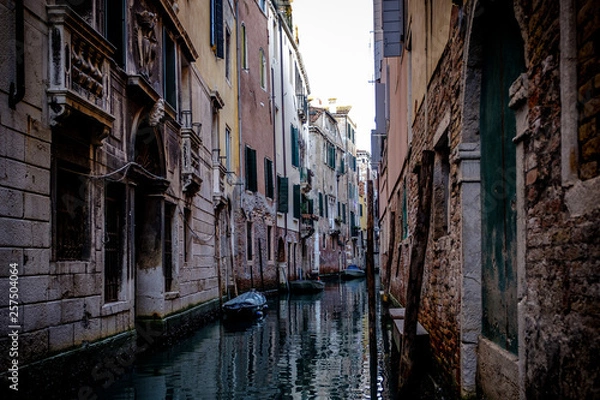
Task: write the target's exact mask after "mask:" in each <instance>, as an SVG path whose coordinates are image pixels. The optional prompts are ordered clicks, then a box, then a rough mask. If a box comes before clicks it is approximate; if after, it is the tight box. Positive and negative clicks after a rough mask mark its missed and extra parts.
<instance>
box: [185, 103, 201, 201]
mask: <svg viewBox="0 0 600 400" xmlns="http://www.w3.org/2000/svg"><path fill="white" fill-rule="evenodd" d="M201 129H202V124H200V123H194V122H192V112H191V110H184V111H182V112H181V146H182V157H183V161H182V164H181V175H182V179H183V190H184V191H185V192H186V193H189V194H192V195H193V194H195V193H196V192H197V191H198V190H199V189H200V185H201V184H202V180H203V179H202V173H201V171H200V168H201V165H202V164H201V162H200V145H201V144H202V139H201V138H200V131H201Z"/></svg>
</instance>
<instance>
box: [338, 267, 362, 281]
mask: <svg viewBox="0 0 600 400" xmlns="http://www.w3.org/2000/svg"><path fill="white" fill-rule="evenodd" d="M364 277H365V271H364V270H362V269H360V268H358V266H357V265H355V264H351V265H349V266H348V268H346V269H345V270H343V271H342V279H359V278H364Z"/></svg>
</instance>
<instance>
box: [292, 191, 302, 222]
mask: <svg viewBox="0 0 600 400" xmlns="http://www.w3.org/2000/svg"><path fill="white" fill-rule="evenodd" d="M293 196H294V218H300V202H301V200H302V199H301V197H300V185H294V186H293Z"/></svg>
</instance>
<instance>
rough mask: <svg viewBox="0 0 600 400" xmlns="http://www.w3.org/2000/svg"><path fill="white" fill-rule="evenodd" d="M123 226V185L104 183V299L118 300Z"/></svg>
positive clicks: (107, 301) (121, 270) (121, 265)
mask: <svg viewBox="0 0 600 400" xmlns="http://www.w3.org/2000/svg"><path fill="white" fill-rule="evenodd" d="M124 227H125V187H124V186H123V185H122V184H119V183H109V184H107V185H106V189H105V198H104V301H105V302H106V303H109V302H113V301H117V300H119V289H120V287H121V277H122V272H123V230H124Z"/></svg>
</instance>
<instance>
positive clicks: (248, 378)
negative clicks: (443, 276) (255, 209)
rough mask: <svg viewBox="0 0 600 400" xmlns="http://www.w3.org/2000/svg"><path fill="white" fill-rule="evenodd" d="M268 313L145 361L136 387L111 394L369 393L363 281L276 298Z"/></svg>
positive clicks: (217, 328) (124, 385) (215, 327)
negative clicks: (255, 320)
mask: <svg viewBox="0 0 600 400" xmlns="http://www.w3.org/2000/svg"><path fill="white" fill-rule="evenodd" d="M270 307H271V309H270V310H269V311H268V313H267V316H266V318H264V319H263V320H261V321H259V322H256V323H255V324H254V325H250V326H248V325H246V326H241V325H240V326H236V325H229V324H227V325H223V324H221V322H216V323H213V324H211V325H209V326H208V327H206V328H203V329H201V330H200V331H199V332H198V333H197V334H196V335H195V336H193V337H192V338H190V339H187V340H185V341H184V342H182V343H180V344H177V345H175V346H173V347H172V348H170V349H168V350H166V351H164V352H162V353H160V354H156V355H155V356H152V357H149V358H147V359H145V360H144V361H141V362H140V363H138V364H137V365H136V366H135V375H134V377H135V379H134V381H133V382H131V381H130V382H126V381H125V382H120V383H117V384H116V385H115V387H113V388H111V389H112V390H111V393H115V394H117V393H119V396H118V398H119V399H122V398H123V397H122V395H121V393H131V394H132V396H131V399H133V398H144V399H163V398H166V397H168V396H170V395H173V396H174V395H176V394H179V395H181V396H183V395H185V396H189V397H192V398H247V397H244V396H255V398H277V396H289V397H290V398H301V397H302V396H309V397H310V398H315V397H317V398H349V399H350V398H359V397H361V396H360V394H362V393H368V392H369V366H368V360H367V359H368V355H367V353H368V341H367V338H368V328H367V325H366V320H367V296H366V289H365V285H364V281H363V282H362V283H358V284H357V282H353V283H352V284H350V283H348V284H344V285H340V286H338V285H337V284H332V285H331V286H330V287H328V290H326V291H325V292H324V293H321V294H319V295H315V296H301V297H290V298H280V299H277V300H272V301H271V302H270ZM149 388H151V389H149ZM142 396H143V397H142ZM146 396H147V397H146Z"/></svg>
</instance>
